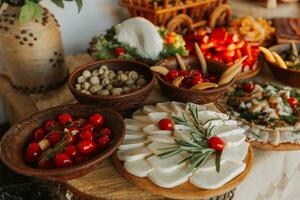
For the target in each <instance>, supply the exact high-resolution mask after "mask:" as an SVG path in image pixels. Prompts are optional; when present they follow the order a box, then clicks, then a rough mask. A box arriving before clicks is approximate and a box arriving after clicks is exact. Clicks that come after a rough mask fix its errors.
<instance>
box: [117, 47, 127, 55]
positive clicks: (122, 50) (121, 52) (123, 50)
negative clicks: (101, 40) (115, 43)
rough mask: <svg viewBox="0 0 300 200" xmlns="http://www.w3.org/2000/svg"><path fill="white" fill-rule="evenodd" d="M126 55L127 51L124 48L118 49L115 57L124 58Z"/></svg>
mask: <svg viewBox="0 0 300 200" xmlns="http://www.w3.org/2000/svg"><path fill="white" fill-rule="evenodd" d="M125 53H126V51H125V49H124V48H122V47H119V48H116V49H115V55H116V56H122V55H124V54H125Z"/></svg>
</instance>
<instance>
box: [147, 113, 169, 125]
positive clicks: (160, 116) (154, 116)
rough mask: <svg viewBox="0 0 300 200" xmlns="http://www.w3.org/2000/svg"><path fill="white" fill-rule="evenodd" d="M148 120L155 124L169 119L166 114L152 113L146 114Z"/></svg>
mask: <svg viewBox="0 0 300 200" xmlns="http://www.w3.org/2000/svg"><path fill="white" fill-rule="evenodd" d="M148 118H149V119H150V120H151V121H152V122H153V123H155V124H157V123H158V122H159V121H160V120H161V119H165V118H170V117H169V115H168V113H166V112H153V113H149V114H148Z"/></svg>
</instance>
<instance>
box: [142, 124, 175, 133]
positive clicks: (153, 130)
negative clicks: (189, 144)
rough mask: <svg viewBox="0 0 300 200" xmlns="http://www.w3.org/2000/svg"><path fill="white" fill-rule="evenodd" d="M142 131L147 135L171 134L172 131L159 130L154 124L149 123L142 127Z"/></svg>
mask: <svg viewBox="0 0 300 200" xmlns="http://www.w3.org/2000/svg"><path fill="white" fill-rule="evenodd" d="M143 131H144V133H146V134H148V135H171V134H172V131H166V130H161V129H159V128H158V126H156V125H155V124H150V125H148V126H146V127H144V128H143Z"/></svg>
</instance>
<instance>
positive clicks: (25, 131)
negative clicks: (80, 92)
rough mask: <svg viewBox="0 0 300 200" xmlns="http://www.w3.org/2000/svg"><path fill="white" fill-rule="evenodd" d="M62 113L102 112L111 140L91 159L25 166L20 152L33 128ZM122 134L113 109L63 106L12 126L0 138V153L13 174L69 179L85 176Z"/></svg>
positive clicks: (114, 148)
mask: <svg viewBox="0 0 300 200" xmlns="http://www.w3.org/2000/svg"><path fill="white" fill-rule="evenodd" d="M64 112H66V113H70V114H71V115H73V116H74V117H89V116H90V115H92V114H94V113H96V112H98V113H100V114H102V115H103V116H104V117H105V125H106V126H107V127H109V128H110V129H111V130H112V132H113V143H112V144H110V146H108V147H107V148H106V149H104V150H103V151H102V152H101V153H99V154H98V155H96V156H95V157H94V158H91V159H90V160H88V161H86V162H84V163H80V164H76V165H74V166H71V167H67V168H61V169H37V168H33V167H31V166H29V165H27V164H26V163H25V162H24V152H25V149H26V146H27V145H28V144H29V142H30V141H31V139H32V135H33V131H34V129H35V128H37V127H39V126H42V125H43V123H44V122H45V121H47V120H49V119H56V117H57V116H58V115H59V114H61V113H64ZM124 135H125V124H124V122H123V118H122V117H121V116H120V115H119V114H118V113H117V112H115V111H113V110H111V109H101V108H98V107H96V106H89V105H81V104H72V105H65V106H60V107H55V108H50V109H48V110H44V111H41V112H38V113H36V114H34V115H32V116H30V117H28V118H27V119H25V120H23V121H21V122H19V123H17V124H15V125H13V126H12V127H11V128H10V129H9V130H8V132H7V133H6V134H5V135H4V136H3V138H2V140H1V143H0V147H1V149H0V156H1V160H2V161H3V162H4V164H6V165H7V166H8V167H9V168H10V169H12V170H13V171H15V172H17V173H20V174H24V175H27V176H34V177H38V178H44V179H49V180H59V181H62V180H70V179H74V178H78V177H81V176H83V175H85V174H86V173H88V172H90V171H91V170H93V169H94V168H96V167H97V166H98V165H99V164H101V161H102V160H104V159H105V158H107V157H109V156H110V155H111V154H112V153H113V152H114V151H115V150H117V148H118V147H119V146H120V145H121V143H122V142H123V139H124Z"/></svg>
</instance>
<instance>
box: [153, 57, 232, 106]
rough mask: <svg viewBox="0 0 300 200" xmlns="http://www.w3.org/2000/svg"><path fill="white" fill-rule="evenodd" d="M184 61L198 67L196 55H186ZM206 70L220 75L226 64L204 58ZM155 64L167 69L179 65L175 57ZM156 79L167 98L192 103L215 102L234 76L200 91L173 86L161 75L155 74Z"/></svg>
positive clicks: (193, 67)
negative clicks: (220, 84)
mask: <svg viewBox="0 0 300 200" xmlns="http://www.w3.org/2000/svg"><path fill="white" fill-rule="evenodd" d="M182 59H183V61H184V63H185V64H186V65H187V66H190V67H191V69H195V68H198V69H199V66H200V64H199V61H198V58H197V57H196V56H186V57H182ZM206 61H207V67H208V71H209V72H210V73H214V74H216V75H217V76H221V74H222V73H223V72H224V71H225V70H226V69H227V67H226V65H224V64H223V63H220V62H217V61H213V60H206ZM157 65H161V66H165V67H167V68H169V69H179V68H180V66H179V64H178V62H177V60H176V57H170V58H167V59H165V60H163V61H161V62H160V63H158V64H157ZM157 80H158V83H159V85H160V88H161V90H162V93H163V94H164V95H165V96H166V97H167V98H169V99H171V100H174V101H180V102H194V103H200V104H204V103H210V102H216V101H217V100H218V98H219V97H221V96H222V95H223V94H224V93H225V92H226V91H227V90H228V88H229V87H230V86H231V85H232V84H233V83H234V82H235V78H234V79H233V80H232V81H230V82H229V83H228V84H225V85H222V86H220V87H217V88H212V89H206V90H201V91H196V90H189V89H185V88H179V87H175V86H174V85H172V84H170V83H168V82H167V81H165V80H164V79H163V77H162V76H161V75H157Z"/></svg>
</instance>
